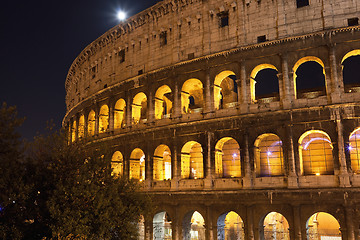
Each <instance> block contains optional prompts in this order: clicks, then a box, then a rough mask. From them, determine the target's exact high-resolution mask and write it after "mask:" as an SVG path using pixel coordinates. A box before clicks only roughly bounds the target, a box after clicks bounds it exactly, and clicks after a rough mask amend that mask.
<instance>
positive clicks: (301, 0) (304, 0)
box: [296, 0, 309, 8]
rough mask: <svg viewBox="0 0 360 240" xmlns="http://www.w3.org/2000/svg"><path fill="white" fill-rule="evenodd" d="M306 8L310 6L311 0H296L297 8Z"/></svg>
mask: <svg viewBox="0 0 360 240" xmlns="http://www.w3.org/2000/svg"><path fill="white" fill-rule="evenodd" d="M305 6H309V0H296V7H297V8H301V7H305Z"/></svg>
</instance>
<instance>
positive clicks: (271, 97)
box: [250, 64, 279, 103]
mask: <svg viewBox="0 0 360 240" xmlns="http://www.w3.org/2000/svg"><path fill="white" fill-rule="evenodd" d="M277 74H278V70H277V69H276V67H275V66H273V65H271V64H261V65H258V66H256V67H255V68H254V69H253V70H252V72H251V74H250V92H251V100H252V101H253V102H256V101H259V102H265V103H268V102H275V101H279V79H278V76H277Z"/></svg>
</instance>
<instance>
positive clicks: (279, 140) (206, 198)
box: [63, 0, 360, 240]
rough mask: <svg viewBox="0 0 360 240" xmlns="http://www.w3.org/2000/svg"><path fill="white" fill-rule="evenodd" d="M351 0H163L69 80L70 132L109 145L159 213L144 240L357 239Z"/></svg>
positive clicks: (100, 47) (118, 165)
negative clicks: (149, 197) (280, 0)
mask: <svg viewBox="0 0 360 240" xmlns="http://www.w3.org/2000/svg"><path fill="white" fill-rule="evenodd" d="M359 17H360V5H359V4H358V3H357V2H356V1H353V0H330V1H315V0H289V1H285V2H281V3H280V2H277V1H275V2H274V1H269V0H261V1H254V0H245V1H240V0H232V1H227V0H225V1H216V0H208V1H200V0H182V1H174V0H172V1H171V0H164V1H162V2H159V3H158V4H156V5H155V6H153V7H151V8H149V9H147V10H145V11H143V12H141V13H139V14H137V15H135V16H133V17H131V18H130V19H128V20H126V22H124V23H122V24H120V25H118V26H116V27H114V28H112V29H110V30H109V31H108V32H106V33H105V34H104V35H103V36H101V37H100V38H98V39H97V40H95V41H94V42H93V43H91V44H90V45H89V46H88V47H86V48H85V49H84V50H83V52H82V53H81V54H80V55H79V56H78V57H77V58H76V59H75V61H74V63H73V64H72V66H71V68H70V71H69V74H68V76H67V79H66V84H65V86H66V92H67V95H66V104H67V113H66V116H65V118H64V121H63V125H64V127H66V128H67V129H68V132H69V142H86V143H87V144H88V145H89V146H94V147H96V146H100V145H101V144H106V145H107V146H110V147H111V149H112V153H111V154H110V156H107V157H108V158H109V159H111V166H112V168H113V174H118V175H123V176H126V177H129V178H131V179H136V180H139V181H140V182H141V184H142V185H143V188H142V191H144V192H147V193H150V194H151V195H152V197H153V199H154V202H155V204H156V205H157V206H156V211H154V213H153V215H149V216H143V218H142V219H141V220H140V221H139V223H138V226H139V233H140V237H139V238H140V239H156V240H159V239H186V240H188V239H206V240H210V239H219V240H225V239H226V240H228V239H236V240H237V239H249V240H252V239H256V240H258V239H296V240H303V239H304V240H305V239H309V240H310V239H351V240H353V239H357V240H359V239H360V232H359V228H360V227H359V226H360V175H359V173H360V77H359V68H360V27H359V25H358V24H359V20H358V19H359Z"/></svg>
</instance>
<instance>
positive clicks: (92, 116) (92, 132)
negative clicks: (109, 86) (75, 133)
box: [87, 110, 95, 136]
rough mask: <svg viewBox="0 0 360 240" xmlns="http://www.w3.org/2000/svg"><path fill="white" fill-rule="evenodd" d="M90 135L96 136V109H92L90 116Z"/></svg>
mask: <svg viewBox="0 0 360 240" xmlns="http://www.w3.org/2000/svg"><path fill="white" fill-rule="evenodd" d="M87 124H88V135H89V136H94V135H95V111H94V110H91V111H90V112H89V116H88V123H87Z"/></svg>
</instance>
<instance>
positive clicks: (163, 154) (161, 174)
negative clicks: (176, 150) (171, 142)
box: [153, 144, 171, 181]
mask: <svg viewBox="0 0 360 240" xmlns="http://www.w3.org/2000/svg"><path fill="white" fill-rule="evenodd" d="M153 174H154V176H153V177H154V180H158V181H161V180H169V179H171V151H170V148H169V147H168V146H166V145H164V144H161V145H159V146H158V147H157V148H156V149H155V152H154V169H153Z"/></svg>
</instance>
